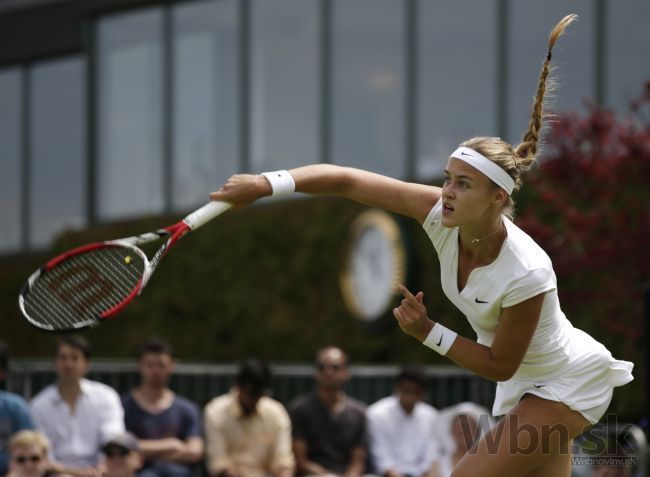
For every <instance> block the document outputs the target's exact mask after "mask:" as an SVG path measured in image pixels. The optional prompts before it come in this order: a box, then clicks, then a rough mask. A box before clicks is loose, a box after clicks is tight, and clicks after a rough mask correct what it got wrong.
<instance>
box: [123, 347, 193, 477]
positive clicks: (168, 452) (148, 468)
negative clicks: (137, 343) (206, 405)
mask: <svg viewBox="0 0 650 477" xmlns="http://www.w3.org/2000/svg"><path fill="white" fill-rule="evenodd" d="M138 371H139V372H140V385H139V386H138V387H137V388H135V389H133V390H132V391H131V393H129V394H127V395H125V396H124V397H123V400H122V405H123V406H124V422H125V425H126V428H127V430H129V431H131V432H132V433H133V434H134V435H135V436H136V437H137V438H138V439H139V448H140V451H141V453H142V456H143V457H144V459H145V462H144V466H143V468H142V470H140V472H138V474H139V475H140V476H141V477H145V476H146V477H190V476H191V475H192V473H193V471H194V469H193V465H194V464H197V463H199V462H200V461H201V459H202V457H203V438H202V435H201V414H200V411H199V407H198V406H197V405H196V404H195V403H194V402H192V401H190V400H189V399H186V398H184V397H182V396H178V395H177V394H175V393H174V392H173V391H172V390H171V389H169V387H168V385H169V379H170V377H171V375H172V373H173V371H174V359H173V356H172V348H171V346H170V345H169V343H167V342H165V341H163V340H161V339H158V338H153V339H151V340H149V341H147V342H146V343H145V344H144V346H143V347H142V348H141V350H140V355H139V359H138Z"/></svg>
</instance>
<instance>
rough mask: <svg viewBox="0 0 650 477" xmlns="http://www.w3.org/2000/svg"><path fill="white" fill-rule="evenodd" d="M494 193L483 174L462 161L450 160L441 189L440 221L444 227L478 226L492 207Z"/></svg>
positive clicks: (491, 185) (490, 183) (495, 192)
mask: <svg viewBox="0 0 650 477" xmlns="http://www.w3.org/2000/svg"><path fill="white" fill-rule="evenodd" d="M496 194H497V189H496V188H495V187H494V186H493V184H492V182H491V181H490V179H488V178H487V176H485V175H484V174H483V173H482V172H480V171H478V170H477V169H475V168H474V167H472V166H470V165H469V164H467V163H466V162H464V161H461V160H460V159H456V158H453V157H451V158H449V161H448V162H447V168H446V169H445V182H444V184H443V187H442V219H441V224H442V225H443V226H445V227H457V226H459V225H468V224H479V223H481V221H482V220H483V219H484V218H485V213H486V211H487V210H488V209H489V208H490V207H491V206H493V200H494V199H495V196H496Z"/></svg>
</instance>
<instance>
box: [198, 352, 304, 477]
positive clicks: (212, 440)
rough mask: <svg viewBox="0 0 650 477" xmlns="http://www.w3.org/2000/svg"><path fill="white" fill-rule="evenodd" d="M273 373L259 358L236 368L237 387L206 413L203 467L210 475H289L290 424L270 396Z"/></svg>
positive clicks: (210, 405)
mask: <svg viewBox="0 0 650 477" xmlns="http://www.w3.org/2000/svg"><path fill="white" fill-rule="evenodd" d="M270 381H271V372H270V370H269V368H268V366H267V365H266V364H265V363H263V362H262V361H260V360H258V359H254V358H251V359H247V360H245V361H244V362H243V363H242V364H241V365H240V367H239V371H238V373H237V376H236V377H235V385H234V387H233V388H232V389H231V391H230V392H229V393H228V394H224V395H222V396H217V397H216V398H214V399H213V400H212V401H210V402H209V403H208V404H207V406H206V407H205V410H204V425H203V428H204V429H205V444H206V446H205V449H206V468H207V471H208V474H209V476H210V477H269V476H270V477H292V476H293V475H294V470H295V461H294V458H293V454H292V453H291V421H290V420H289V415H288V414H287V411H286V410H285V408H284V406H283V405H282V404H281V403H280V402H278V401H276V400H274V399H271V398H270V397H268V396H267V395H266V394H268V390H269V385H270Z"/></svg>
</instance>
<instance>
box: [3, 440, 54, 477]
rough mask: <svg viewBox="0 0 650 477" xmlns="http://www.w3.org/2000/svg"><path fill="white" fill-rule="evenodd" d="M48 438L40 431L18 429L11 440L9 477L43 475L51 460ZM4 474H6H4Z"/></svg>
mask: <svg viewBox="0 0 650 477" xmlns="http://www.w3.org/2000/svg"><path fill="white" fill-rule="evenodd" d="M48 450H49V443H48V441H47V438H46V437H45V436H44V435H43V434H41V433H40V432H38V431H31V430H22V431H18V432H17V433H16V434H14V435H13V436H12V437H11V440H10V441H9V456H10V459H9V474H8V476H7V477H43V476H45V474H47V471H48V468H49V461H48V459H47V453H48ZM3 475H4V474H3Z"/></svg>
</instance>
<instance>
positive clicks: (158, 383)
mask: <svg viewBox="0 0 650 477" xmlns="http://www.w3.org/2000/svg"><path fill="white" fill-rule="evenodd" d="M138 369H139V370H140V377H141V378H142V383H143V384H145V385H147V386H151V387H166V386H167V383H169V377H170V376H171V374H172V373H173V372H174V360H173V359H172V357H171V356H170V355H169V354H167V353H146V354H144V355H143V356H142V358H140V362H139V363H138Z"/></svg>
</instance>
